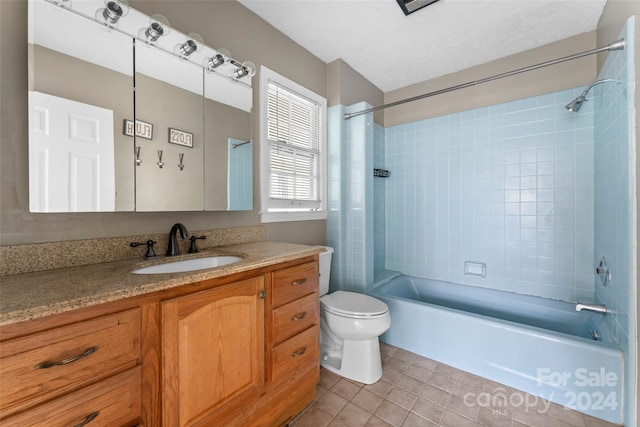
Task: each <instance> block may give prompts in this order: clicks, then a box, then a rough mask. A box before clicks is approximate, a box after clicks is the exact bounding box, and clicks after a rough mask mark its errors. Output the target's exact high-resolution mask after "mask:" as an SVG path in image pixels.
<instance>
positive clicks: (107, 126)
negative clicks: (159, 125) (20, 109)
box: [29, 91, 115, 212]
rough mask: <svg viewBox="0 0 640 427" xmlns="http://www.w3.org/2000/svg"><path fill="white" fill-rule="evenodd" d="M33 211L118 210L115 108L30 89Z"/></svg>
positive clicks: (30, 201) (30, 167) (30, 203)
mask: <svg viewBox="0 0 640 427" xmlns="http://www.w3.org/2000/svg"><path fill="white" fill-rule="evenodd" d="M29 95H30V96H29V117H30V123H31V130H32V132H31V137H30V139H29V153H30V156H29V162H30V164H29V171H30V173H31V174H32V176H31V177H30V179H29V185H30V187H29V209H30V210H31V211H32V212H111V211H113V210H114V209H115V177H114V147H113V111H111V110H108V109H105V108H100V107H96V106H93V105H88V104H84V103H81V102H75V101H70V100H68V99H65V98H60V97H57V96H53V95H48V94H46V93H40V92H33V91H32V92H30V93H29Z"/></svg>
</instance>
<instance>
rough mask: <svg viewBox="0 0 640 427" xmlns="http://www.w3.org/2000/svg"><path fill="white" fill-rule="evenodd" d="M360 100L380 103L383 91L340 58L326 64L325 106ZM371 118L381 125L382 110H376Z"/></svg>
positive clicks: (382, 118) (381, 102) (372, 103)
mask: <svg viewBox="0 0 640 427" xmlns="http://www.w3.org/2000/svg"><path fill="white" fill-rule="evenodd" d="M362 101H365V102H367V103H368V104H369V105H372V106H378V105H382V104H383V103H384V93H383V92H382V91H381V90H380V89H378V88H377V87H376V86H375V85H373V84H372V83H371V82H369V81H368V80H367V79H365V78H364V77H362V75H361V74H360V73H358V72H357V71H356V70H354V69H353V68H351V66H350V65H349V64H347V63H346V62H344V61H343V60H342V59H336V60H335V61H333V62H330V63H329V64H327V106H328V107H331V106H333V105H339V104H342V105H353V104H356V103H358V102H362ZM373 120H374V121H375V122H376V123H378V124H380V125H382V123H383V122H384V111H383V110H378V111H376V112H375V113H374V115H373Z"/></svg>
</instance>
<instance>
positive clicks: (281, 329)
mask: <svg viewBox="0 0 640 427" xmlns="http://www.w3.org/2000/svg"><path fill="white" fill-rule="evenodd" d="M319 304H320V302H319V300H318V294H317V293H316V292H314V293H312V294H309V295H307V296H306V297H302V298H300V299H297V300H294V301H291V302H290V303H287V304H285V305H283V306H280V307H278V308H276V309H274V310H273V311H272V313H271V330H272V331H273V332H272V333H273V336H272V339H273V343H279V342H280V341H283V340H285V339H287V338H289V337H291V336H293V335H295V334H297V333H298V332H301V331H304V330H305V329H307V328H308V327H309V326H311V325H314V324H316V323H318V320H319V319H318V310H319Z"/></svg>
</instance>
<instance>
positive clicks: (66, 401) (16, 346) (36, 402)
mask: <svg viewBox="0 0 640 427" xmlns="http://www.w3.org/2000/svg"><path fill="white" fill-rule="evenodd" d="M140 320H141V319H140V310H139V309H137V308H134V309H131V310H126V311H122V312H118V313H114V314H109V315H106V316H101V317H97V318H92V319H87V320H83V321H81V322H77V323H73V324H70V325H66V326H62V327H58V328H53V329H49V330H44V331H42V332H38V333H34V334H31V335H27V336H24V337H18V338H15V339H11V340H8V341H3V342H2V343H1V344H0V424H2V425H7V426H32V425H46V426H69V425H78V424H81V423H82V422H84V421H86V420H87V419H91V420H93V421H92V422H93V424H94V425H134V424H136V423H137V422H138V419H139V417H140V412H141V390H140V383H141V370H140V366H139V364H140V362H141V358H140Z"/></svg>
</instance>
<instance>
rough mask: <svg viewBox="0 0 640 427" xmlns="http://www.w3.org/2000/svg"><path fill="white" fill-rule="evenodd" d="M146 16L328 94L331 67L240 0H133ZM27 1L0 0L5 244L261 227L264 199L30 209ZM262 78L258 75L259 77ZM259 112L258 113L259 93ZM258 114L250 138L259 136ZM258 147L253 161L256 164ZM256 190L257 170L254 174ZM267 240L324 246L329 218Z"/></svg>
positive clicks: (281, 230)
mask: <svg viewBox="0 0 640 427" xmlns="http://www.w3.org/2000/svg"><path fill="white" fill-rule="evenodd" d="M130 4H131V6H132V7H135V8H137V9H139V10H141V11H143V12H145V13H147V14H149V15H151V14H153V13H161V14H163V15H165V16H167V17H168V18H169V20H170V22H171V24H172V26H173V27H174V28H177V29H180V30H181V31H183V32H186V33H189V32H198V33H200V34H201V35H202V36H203V38H204V39H205V41H206V43H207V44H208V45H210V46H214V47H225V48H227V49H229V50H230V51H231V53H232V55H233V57H234V58H236V59H238V60H251V61H253V62H254V63H255V64H256V65H258V66H260V65H261V64H264V65H266V66H268V67H269V68H271V69H272V70H274V71H276V72H278V73H280V74H282V75H284V76H286V77H288V78H290V79H292V80H295V81H297V82H299V83H300V84H302V85H303V86H306V87H308V88H309V89H310V90H313V91H314V92H316V93H318V94H320V95H322V96H326V82H327V79H326V66H325V64H324V63H323V62H322V61H320V60H319V59H318V58H316V57H315V56H313V55H311V54H310V53H309V52H308V51H306V50H305V49H303V48H301V47H300V46H298V45H297V44H295V43H294V42H293V41H292V40H291V39H289V38H287V37H286V36H285V35H283V34H282V33H280V32H279V31H277V30H276V29H275V28H273V27H271V26H270V25H269V24H267V23H266V22H265V21H264V20H262V19H261V18H259V17H257V16H256V15H255V14H253V13H252V12H250V11H249V10H248V9H246V8H245V7H244V6H242V5H241V4H239V3H237V2H235V1H198V0H195V1H137V0H132V1H130ZM26 46H27V2H26V1H25V0H2V1H0V66H1V68H0V69H1V70H2V72H1V73H0V94H1V96H0V99H1V104H0V171H1V173H0V244H1V245H10V244H21V243H37V242H50V241H61V240H73V239H88V238H98V237H113V236H126V235H133V234H144V233H160V232H164V231H167V232H168V231H169V228H170V227H171V225H172V224H173V223H175V222H178V221H179V222H183V223H184V224H185V225H186V226H187V227H188V228H190V229H193V230H204V229H213V228H225V227H238V226H248V225H257V224H259V222H260V219H259V216H258V212H259V205H260V199H259V194H258V192H257V191H256V192H254V193H255V194H254V207H255V208H254V211H253V212H174V213H166V212H156V213H89V214H31V213H29V194H28V188H29V186H28V110H27V49H26ZM257 81H258V78H257V77H256V78H254V82H257ZM254 106H256V107H254V113H257V112H258V108H257V107H258V98H257V90H255V91H254ZM257 117H258V114H254V115H253V131H252V134H253V138H254V140H255V141H257V140H258V121H257ZM258 156H259V149H258V145H256V146H255V149H254V164H256V165H258V164H259V161H258V160H259V158H258ZM254 188H256V189H257V188H259V173H258V172H257V169H256V173H255V174H254ZM267 235H268V236H269V238H270V239H271V238H274V239H277V240H286V241H291V242H304V243H324V241H325V221H316V222H313V223H292V224H290V225H289V226H288V225H287V224H277V225H271V224H268V225H267Z"/></svg>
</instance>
